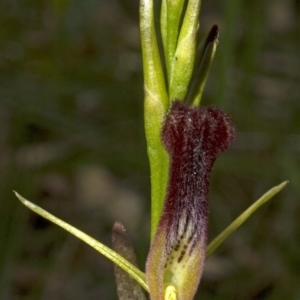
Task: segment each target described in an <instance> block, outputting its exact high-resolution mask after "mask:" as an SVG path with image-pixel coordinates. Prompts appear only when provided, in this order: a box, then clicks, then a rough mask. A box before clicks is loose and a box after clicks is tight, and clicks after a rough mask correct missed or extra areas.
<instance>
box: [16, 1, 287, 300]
mask: <svg viewBox="0 0 300 300" xmlns="http://www.w3.org/2000/svg"><path fill="white" fill-rule="evenodd" d="M200 6H201V1H199V0H185V1H184V0H162V3H161V17H160V21H161V22H160V29H161V37H162V47H163V53H164V60H162V59H161V54H160V51H159V47H158V44H159V43H158V41H157V38H156V36H157V34H156V29H155V26H154V19H155V18H154V9H153V0H141V2H140V30H141V44H142V56H143V67H144V78H145V84H144V91H145V99H144V104H145V105H144V109H145V110H144V115H145V132H146V139H147V150H148V156H149V162H150V171H151V246H150V250H149V254H148V259H147V262H146V273H144V272H142V271H140V270H139V269H138V268H137V267H136V261H135V255H134V251H133V248H132V246H131V244H130V243H129V241H128V238H127V235H126V232H125V229H124V227H123V226H122V225H121V224H119V223H116V224H115V225H114V228H113V248H114V250H115V251H114V250H112V249H110V248H108V247H106V246H105V245H103V244H101V243H100V242H98V241H96V240H95V239H93V238H92V237H90V236H88V235H87V234H85V233H83V232H82V231H80V230H78V229H76V228H74V227H73V226H71V225H70V224H68V223H66V222H64V221H62V220H60V219H58V218H57V217H55V216H53V215H51V214H50V213H48V212H46V211H45V210H43V209H42V208H40V207H38V206H36V205H34V204H33V203H31V202H29V201H28V200H26V199H24V198H23V197H22V196H20V195H19V194H18V193H16V195H17V197H18V198H19V200H21V201H22V203H23V204H24V205H26V206H27V207H28V208H30V209H31V210H33V211H34V212H36V213H38V214H39V215H41V216H43V217H44V218H46V219H48V220H50V221H51V222H53V223H55V224H57V225H59V226H60V227H62V228H64V229H65V230H67V231H68V232H70V233H71V234H73V235H75V236H76V237H78V238H79V239H81V240H83V241H84V242H86V243H87V244H89V245H90V246H91V247H93V248H94V249H95V250H97V251H99V252H100V253H101V254H102V255H104V256H106V257H107V258H108V259H110V260H111V261H112V262H113V263H115V266H116V267H115V274H116V283H117V288H118V296H119V299H122V300H126V299H133V300H135V299H139V300H140V299H146V298H145V295H144V293H143V292H142V289H141V287H142V288H144V289H145V290H146V291H147V292H149V294H150V298H151V300H163V299H164V300H167V299H168V300H191V299H193V298H194V296H195V293H196V291H197V288H198V285H199V282H200V279H201V275H202V271H203V267H204V263H205V259H206V258H207V257H208V256H209V255H211V254H212V253H213V252H214V251H215V250H216V249H217V248H218V247H219V245H220V244H221V243H222V242H223V241H224V240H225V239H226V238H227V237H228V236H229V235H230V234H231V233H232V232H234V231H235V230H236V229H237V228H238V227H239V226H240V225H241V224H242V223H243V222H245V220H246V219H247V218H249V216H250V215H251V214H252V213H253V212H254V211H256V210H257V209H258V208H259V207H260V206H261V205H262V204H264V203H265V202H266V201H268V200H269V199H270V198H272V197H273V196H274V195H275V194H277V193H278V192H279V191H280V190H282V189H283V188H284V186H285V185H286V184H287V182H283V183H282V184H280V185H278V186H276V187H274V188H272V189H271V190H269V191H268V192H267V193H266V194H264V195H263V196H262V197H261V198H260V199H258V200H257V201H256V202H255V203H254V204H253V205H252V206H250V207H249V208H248V209H247V210H246V211H245V212H243V213H242V214H241V215H240V216H239V217H238V218H237V219H236V220H235V221H234V222H233V223H232V224H231V225H230V226H228V227H227V228H226V229H225V230H224V231H223V232H222V233H221V234H220V235H219V236H218V237H217V238H216V239H215V240H213V242H211V244H209V245H208V247H207V226H208V209H207V206H208V191H209V178H210V172H211V169H212V166H213V163H214V162H215V160H216V158H217V157H218V156H219V155H220V154H221V153H222V152H223V151H224V150H226V148H228V146H229V145H230V143H231V142H232V141H233V139H234V132H235V130H234V127H233V125H232V122H231V120H230V118H229V117H228V116H227V115H226V114H225V113H224V112H222V111H221V110H219V109H216V108H205V107H200V106H199V105H200V102H201V97H202V93H203V89H204V86H205V82H206V79H207V76H208V73H209V69H210V66H211V63H212V61H213V58H214V54H215V51H216V48H217V45H218V27H217V26H216V25H214V26H213V27H212V30H211V31H210V33H209V34H208V37H207V39H206V41H205V43H204V46H203V47H202V50H201V51H198V50H197V31H198V29H199V13H200ZM162 61H163V63H162ZM163 65H165V68H164V67H163ZM164 70H166V73H164ZM132 279H133V280H132Z"/></svg>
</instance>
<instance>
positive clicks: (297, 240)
mask: <svg viewBox="0 0 300 300" xmlns="http://www.w3.org/2000/svg"><path fill="white" fill-rule="evenodd" d="M299 18H300V4H299V1H295V0H265V1H260V0H227V1H217V0H211V1H203V4H202V12H201V28H200V33H201V35H202V36H203V35H204V34H205V33H207V32H208V30H209V29H210V27H211V26H212V25H213V24H215V23H216V24H218V25H219V27H220V44H219V48H218V52H217V56H216V59H215V62H214V64H213V69H212V71H211V74H210V77H209V81H208V84H207V88H206V90H205V95H204V100H203V102H204V104H206V105H211V104H213V105H217V106H219V107H221V108H223V109H224V110H226V111H227V112H228V113H229V114H230V115H231V116H232V119H233V120H234V123H235V124H236V130H237V136H236V140H235V142H234V144H233V145H232V147H231V148H230V150H228V151H227V152H226V153H225V154H223V155H222V156H221V158H220V159H219V160H218V162H217V163H216V165H215V168H214V171H213V174H212V180H211V192H210V232H209V239H210V240H212V239H213V238H214V237H215V236H216V235H217V234H218V233H219V232H221V231H222V229H224V228H225V227H226V226H227V225H228V224H229V223H230V222H231V221H232V220H233V219H234V218H235V217H237V216H238V215H239V214H240V213H241V212H242V211H243V210H244V209H246V208H247V207H248V206H249V205H250V204H251V203H252V202H253V201H254V200H255V199H257V198H258V197H259V196H260V195H261V194H262V193H264V192H265V191H266V190H267V189H269V188H271V187H272V186H274V185H277V184H279V183H280V182H282V181H283V180H289V181H290V184H289V185H288V187H287V188H286V189H285V190H284V191H283V192H282V193H281V194H280V195H278V196H276V198H275V199H274V200H272V201H271V202H270V203H268V204H267V205H265V206H264V207H263V208H262V209H260V210H259V211H258V212H257V213H256V214H255V216H253V217H252V218H251V219H250V220H249V221H248V222H247V223H246V224H245V225H244V226H243V227H242V228H241V229H240V230H238V232H236V233H235V234H234V235H233V236H232V237H230V239H229V240H228V241H227V242H226V243H225V244H224V245H222V247H221V248H220V249H219V250H218V251H217V252H216V253H215V254H214V255H213V256H212V257H210V258H209V259H208V261H207V264H206V267H205V272H204V276H203V279H202V281H201V285H200V287H199V290H198V294H197V297H196V299H202V300H204V299H237V300H239V299H268V300H269V299H300V255H299V253H300V222H299V216H300V202H299V194H300V184H299V183H300V118H299V116H300V88H299V86H300V19H299ZM158 20H159V19H157V22H158ZM0 70H1V72H0V167H1V171H0V179H1V180H0V299H9V300H11V299H13V300H18V299H22V300H23V299H24V300H25V299H26V300H27V299H30V300H34V299H43V300H47V299H58V300H60V299H64V300H68V299H72V300H75V299H91V300H92V299H105V300H106V299H107V300H110V299H116V289H115V285H114V277H113V268H112V265H111V263H110V262H108V261H107V260H106V259H105V258H103V257H101V256H100V255H98V253H96V252H95V251H94V250H92V249H90V248H89V247H88V246H86V245H84V244H83V243H81V242H79V241H77V240H76V239H75V238H73V237H72V236H70V235H68V234H67V233H65V232H64V231H63V230H61V229H60V228H58V227H56V226H55V225H52V224H50V223H49V222H47V221H44V220H43V219H41V218H40V217H38V216H36V215H34V214H33V213H32V212H30V211H28V210H27V209H26V208H25V207H23V206H22V205H21V204H20V203H19V202H18V200H17V199H16V198H15V197H14V195H13V194H12V190H13V189H14V190H17V191H18V192H19V193H21V194H22V195H23V196H25V197H26V198H28V199H30V200H32V201H33V202H35V203H37V204H38V205H40V206H42V207H44V208H45V209H47V210H48V211H50V212H52V213H53V214H55V215H57V216H59V217H60V218H62V219H64V220H66V221H67V222H69V223H71V224H73V225H74V226H76V227H78V228H80V229H82V230H83V231H85V232H87V233H89V234H90V235H92V236H94V237H95V238H97V239H99V240H101V241H102V242H104V243H105V244H107V245H110V231H111V227H112V225H113V223H114V221H121V222H122V223H123V224H124V225H125V227H126V228H127V230H128V233H129V235H130V236H131V237H132V241H133V244H134V246H135V248H136V250H137V254H138V258H139V262H140V266H141V268H144V262H145V259H146V256H147V250H148V247H149V207H150V205H149V199H150V194H149V168H148V162H147V155H146V148H145V147H146V145H145V141H144V130H143V89H142V88H143V78H142V67H141V54H140V41H139V29H138V0H102V1H101V0H98V1H96V0H84V1H83V0H47V1H46V0H44V1H33V0H24V1H20V0H2V1H1V3H0Z"/></svg>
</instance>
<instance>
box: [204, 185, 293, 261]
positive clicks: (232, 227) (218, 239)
mask: <svg viewBox="0 0 300 300" xmlns="http://www.w3.org/2000/svg"><path fill="white" fill-rule="evenodd" d="M287 184H288V181H284V182H282V183H281V184H279V185H277V186H275V187H273V188H272V189H270V190H269V191H267V192H266V193H265V194H264V195H262V196H261V197H260V198H259V199H258V200H257V201H256V202H254V203H253V204H252V205H251V206H250V207H249V208H248V209H246V210H245V211H244V212H243V213H242V214H241V215H240V216H239V217H238V218H237V219H235V220H234V221H233V222H232V223H231V224H230V225H229V226H228V227H227V228H226V229H225V230H224V231H222V232H221V233H220V234H219V235H218V236H217V237H216V238H215V239H214V240H213V241H212V242H211V243H210V244H209V245H208V247H207V251H206V257H209V256H210V255H211V254H212V253H213V252H215V251H216V249H217V248H218V247H219V246H220V245H221V244H222V243H223V242H224V241H225V240H226V239H227V238H228V237H229V236H230V235H231V234H232V233H233V232H234V231H236V230H237V229H238V228H239V227H240V226H241V225H242V224H243V223H244V222H245V221H246V220H247V219H248V218H249V217H250V216H251V215H252V214H253V213H254V212H255V211H256V210H257V209H258V208H259V207H260V206H262V205H263V204H265V203H266V202H267V201H268V200H270V199H271V198H272V197H274V196H275V195H276V194H277V193H279V192H280V191H281V190H282V189H283V188H284V187H285V186H286V185H287Z"/></svg>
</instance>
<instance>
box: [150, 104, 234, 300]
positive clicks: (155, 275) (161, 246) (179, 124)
mask: <svg viewBox="0 0 300 300" xmlns="http://www.w3.org/2000/svg"><path fill="white" fill-rule="evenodd" d="M162 138H163V142H164V145H165V147H166V149H167V151H168V153H169V156H170V172H169V182H168V188H167V195H166V200H165V204H164V209H163V212H162V216H161V219H160V222H159V225H158V228H157V232H156V234H155V237H154V240H153V243H152V245H151V248H150V252H149V256H148V260H147V266H146V275H147V282H148V285H149V289H150V296H151V299H152V300H161V299H178V300H190V299H193V297H194V295H195V293H196V290H197V287H198V284H199V281H200V278H201V274H202V270H203V265H204V261H205V248H206V243H207V214H208V208H207V205H208V203H207V196H208V190H209V178H210V172H211V169H212V166H213V163H214V161H215V160H216V158H217V156H218V155H219V154H220V153H222V152H223V151H224V150H225V149H226V148H227V147H228V146H229V144H230V142H231V141H232V140H233V138H234V128H233V126H232V124H231V121H230V119H229V118H228V117H227V115H226V114H225V113H224V112H222V111H220V110H217V109H215V108H192V107H188V106H187V105H185V104H183V103H181V102H179V101H175V102H173V104H172V107H171V109H170V111H169V113H168V115H167V117H166V119H165V123H164V126H163V131H162Z"/></svg>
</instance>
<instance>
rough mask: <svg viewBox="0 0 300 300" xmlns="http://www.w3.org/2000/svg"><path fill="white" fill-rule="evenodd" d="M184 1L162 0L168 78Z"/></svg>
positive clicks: (162, 29)
mask: <svg viewBox="0 0 300 300" xmlns="http://www.w3.org/2000/svg"><path fill="white" fill-rule="evenodd" d="M184 2H185V1H184V0H163V1H162V8H161V19H160V20H161V22H160V24H161V35H162V41H163V47H164V54H165V61H166V68H167V77H168V78H170V74H171V65H172V61H173V59H174V56H175V51H176V45H177V40H178V35H179V25H180V20H181V15H182V11H183V5H184ZM171 99H172V98H171Z"/></svg>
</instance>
